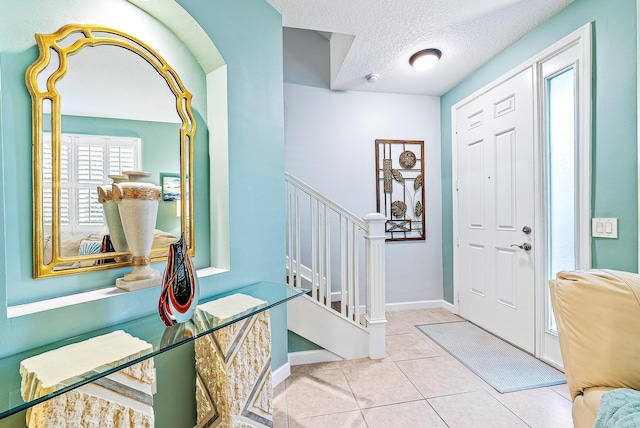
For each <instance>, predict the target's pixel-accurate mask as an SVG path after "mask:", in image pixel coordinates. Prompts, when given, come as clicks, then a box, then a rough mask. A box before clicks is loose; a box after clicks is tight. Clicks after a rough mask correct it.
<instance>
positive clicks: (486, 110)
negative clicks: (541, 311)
mask: <svg viewBox="0 0 640 428" xmlns="http://www.w3.org/2000/svg"><path fill="white" fill-rule="evenodd" d="M532 79H533V72H532V69H531V68H528V69H527V70H525V71H523V72H521V73H520V74H518V75H516V76H514V77H512V78H511V79H509V80H507V81H505V82H504V83H502V84H500V85H499V86H497V87H495V88H493V89H491V90H490V91H489V92H486V93H485V94H483V95H481V96H479V97H478V98H476V99H474V100H473V101H471V102H470V103H468V104H466V105H464V106H462V107H461V108H460V109H458V110H457V112H456V114H457V123H458V124H462V125H463V126H461V127H459V128H461V129H458V130H457V139H456V144H457V155H458V156H457V161H458V168H457V171H458V219H457V221H458V233H459V236H458V239H459V243H458V245H459V250H458V257H459V258H458V262H459V270H458V272H460V280H459V287H458V290H459V296H458V299H459V311H460V315H461V316H463V317H464V318H467V319H468V320H470V321H472V322H474V323H475V324H478V325H479V326H481V327H483V328H485V329H487V330H489V331H491V332H493V333H494V334H496V335H498V336H500V337H502V338H504V339H505V340H507V341H509V342H511V343H513V344H515V345H517V346H519V347H521V348H523V349H525V350H527V351H529V352H533V351H534V343H535V330H534V326H535V323H534V318H535V317H534V296H535V294H534V287H535V284H534V259H535V257H534V253H535V243H534V242H533V238H534V234H525V233H524V232H523V231H522V228H523V227H524V226H529V227H532V226H533V224H534V218H535V213H534V206H535V205H534V174H533V171H534V152H533V147H534V145H533V80H532ZM525 242H526V243H529V244H530V245H531V246H532V249H531V250H529V251H526V250H524V249H521V248H518V247H514V246H512V244H516V245H522V244H523V243H525Z"/></svg>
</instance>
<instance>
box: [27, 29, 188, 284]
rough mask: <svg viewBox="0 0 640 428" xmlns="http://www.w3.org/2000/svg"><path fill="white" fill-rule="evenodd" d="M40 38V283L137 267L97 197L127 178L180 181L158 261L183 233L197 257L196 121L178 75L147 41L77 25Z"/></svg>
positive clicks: (156, 248) (161, 214) (166, 213)
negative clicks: (129, 174) (115, 239)
mask: <svg viewBox="0 0 640 428" xmlns="http://www.w3.org/2000/svg"><path fill="white" fill-rule="evenodd" d="M36 39H37V41H38V46H39V48H40V57H39V58H38V60H37V61H36V62H35V63H34V64H32V65H31V67H29V70H27V75H26V78H27V86H28V88H29V91H30V93H31V95H32V99H33V105H34V109H33V131H34V133H33V136H34V144H33V147H34V175H33V177H34V278H40V277H46V276H52V275H60V274H70V273H80V272H86V271H90V270H95V269H106V268H111V267H119V266H125V265H128V264H130V254H129V253H126V252H123V251H120V252H117V250H121V249H123V248H125V247H123V246H122V245H116V247H120V248H118V249H115V247H114V248H111V247H110V246H109V244H110V242H109V241H108V240H106V239H105V235H107V234H109V229H108V226H107V224H106V221H105V217H104V212H103V208H104V207H103V204H102V203H101V202H100V200H99V198H98V191H97V188H98V186H103V185H105V184H109V183H111V179H110V178H109V177H110V176H113V175H119V174H122V172H123V171H135V170H144V171H149V172H150V173H151V177H150V178H149V181H150V182H152V183H153V184H156V185H161V183H160V176H161V175H162V174H171V175H175V176H177V177H178V181H179V183H180V196H181V198H180V199H177V200H176V198H174V199H173V200H171V201H166V202H164V201H163V202H161V203H160V207H159V211H158V220H157V222H156V225H155V229H156V231H155V234H154V242H153V248H152V254H151V257H152V258H153V261H161V260H163V256H166V252H167V249H168V246H169V244H170V243H172V242H175V241H176V239H177V238H178V237H179V236H180V234H181V233H184V235H185V240H186V241H187V246H188V248H189V251H190V253H191V254H192V255H193V253H194V251H193V249H194V245H193V235H194V230H193V214H192V213H193V203H192V201H191V200H190V199H189V195H190V194H192V191H193V188H192V186H193V165H192V162H191V161H192V153H193V152H192V150H193V147H192V144H191V143H192V140H193V136H194V134H195V121H194V119H193V115H192V112H191V94H190V93H189V92H187V91H186V89H185V88H184V87H183V85H182V83H181V81H180V79H179V77H178V76H177V74H176V73H175V71H174V70H173V69H172V68H171V67H170V66H169V65H168V64H166V62H165V61H164V60H163V59H162V58H161V57H160V56H159V55H158V54H157V53H155V52H154V51H153V50H152V49H151V48H149V47H148V46H146V45H144V44H143V43H142V42H141V41H139V40H137V39H135V38H133V37H131V36H128V35H126V34H123V33H121V32H118V31H117V30H111V29H108V28H104V27H96V26H78V25H68V26H64V27H62V28H61V29H60V30H58V32H56V33H54V34H50V35H36ZM55 44H57V46H58V47H56V50H55V51H54V50H53V49H51V48H50V47H51V46H53V45H55ZM108 249H111V251H114V252H111V253H109V255H108V256H106V255H105V254H101V252H102V253H104V252H105V251H107V250H108ZM125 249H126V248H125Z"/></svg>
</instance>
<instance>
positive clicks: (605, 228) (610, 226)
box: [591, 218, 618, 238]
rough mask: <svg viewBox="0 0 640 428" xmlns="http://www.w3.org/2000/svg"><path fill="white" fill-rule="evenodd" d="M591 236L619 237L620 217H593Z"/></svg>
mask: <svg viewBox="0 0 640 428" xmlns="http://www.w3.org/2000/svg"><path fill="white" fill-rule="evenodd" d="M591 236H593V237H594V238H617V237H618V219H617V218H592V219H591Z"/></svg>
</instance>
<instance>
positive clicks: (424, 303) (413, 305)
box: [360, 300, 457, 314]
mask: <svg viewBox="0 0 640 428" xmlns="http://www.w3.org/2000/svg"><path fill="white" fill-rule="evenodd" d="M384 308H385V310H387V311H388V312H397V311H411V310H414V309H438V308H444V309H446V310H448V311H450V312H453V313H454V314H455V313H457V312H456V311H455V306H453V305H452V304H451V303H449V302H447V301H446V300H416V301H414V302H400V303H387V304H386V305H384ZM366 310H367V308H366V306H364V305H362V306H360V313H361V314H364V313H365V311H366Z"/></svg>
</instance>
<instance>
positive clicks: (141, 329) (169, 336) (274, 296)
mask: <svg viewBox="0 0 640 428" xmlns="http://www.w3.org/2000/svg"><path fill="white" fill-rule="evenodd" d="M307 291H308V290H305V289H302V288H294V287H289V286H287V285H283V284H276V283H272V282H258V283H255V284H251V285H247V286H244V287H240V288H237V289H234V290H230V291H228V292H225V293H221V294H218V295H214V296H211V297H208V298H206V299H202V300H201V301H200V302H199V304H198V308H197V309H196V312H195V314H194V316H193V318H192V320H191V321H188V322H186V323H182V324H177V325H174V326H172V327H166V326H165V325H164V324H163V323H162V321H161V320H160V316H159V315H158V314H153V315H148V316H145V317H142V318H137V319H134V320H131V321H127V322H123V323H120V324H116V325H113V326H110V327H105V328H103V329H100V330H96V331H93V332H90V333H86V334H83V335H79V336H75V337H72V338H69V339H66V340H62V341H58V342H54V343H51V344H49V345H45V346H41V347H39V348H35V349H30V350H28V351H25V352H22V353H19V354H16V355H12V356H10V357H6V358H1V359H0V373H1V374H0V419H2V418H5V417H7V416H9V415H12V414H14V413H17V412H20V411H22V410H24V409H27V408H29V407H31V406H34V405H36V404H38V403H41V402H43V401H46V400H48V399H50V398H53V397H55V396H57V395H60V394H63V393H65V392H67V391H70V390H73V389H75V388H77V387H79V386H82V385H84V384H87V383H89V382H92V381H94V380H96V379H99V378H101V377H104V376H107V375H109V374H111V373H114V372H117V371H118V370H121V369H123V368H125V367H128V366H131V365H133V364H136V363H139V362H141V361H143V360H146V359H148V358H151V357H153V356H155V355H158V354H160V353H162V352H165V351H168V350H170V349H173V348H175V347H178V346H181V345H184V344H185V343H188V342H192V341H194V340H195V339H197V338H198V337H201V336H204V335H206V334H209V333H211V332H213V331H215V330H218V329H220V328H223V327H226V326H228V325H230V324H233V323H235V322H237V321H240V320H242V319H245V318H248V317H250V316H252V315H255V314H258V313H260V312H262V311H265V310H267V309H270V308H273V307H274V306H277V305H279V304H281V303H284V302H286V301H288V300H291V299H293V298H294V297H297V296H300V295H302V294H304V293H306V292H307ZM235 294H244V295H247V296H250V297H253V298H255V299H259V300H260V301H261V303H259V304H257V306H252V307H248V308H246V309H244V310H242V311H241V312H239V313H235V314H231V315H230V316H228V317H224V318H218V317H215V316H212V315H211V314H210V313H209V312H207V311H204V310H200V308H201V307H202V306H203V305H204V304H206V303H210V302H213V301H216V300H220V299H222V298H224V297H228V296H231V295H235ZM119 330H122V331H124V332H126V333H129V334H130V335H132V336H134V337H136V338H138V339H141V340H144V341H146V342H148V343H149V344H150V345H151V348H150V349H149V350H148V351H145V352H146V353H144V354H143V355H140V356H138V357H136V358H133V359H131V360H130V361H127V362H118V363H116V364H108V365H102V366H100V367H98V368H96V369H93V370H91V371H90V372H88V373H84V374H82V375H81V376H75V377H73V378H72V379H70V380H67V381H63V382H60V383H58V384H57V385H56V387H55V390H54V391H53V392H51V393H49V394H47V395H43V396H42V397H39V398H35V399H32V400H29V401H27V402H25V401H24V400H23V398H22V395H21V392H20V387H21V380H22V379H21V376H20V362H21V361H23V360H25V359H27V358H30V357H33V356H36V355H40V354H42V353H44V352H47V351H51V350H55V349H59V348H61V347H63V346H67V345H71V344H74V343H78V342H83V341H85V340H88V339H91V338H94V337H97V336H102V335H106V334H109V333H112V332H115V331H119ZM194 364H195V362H194Z"/></svg>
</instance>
